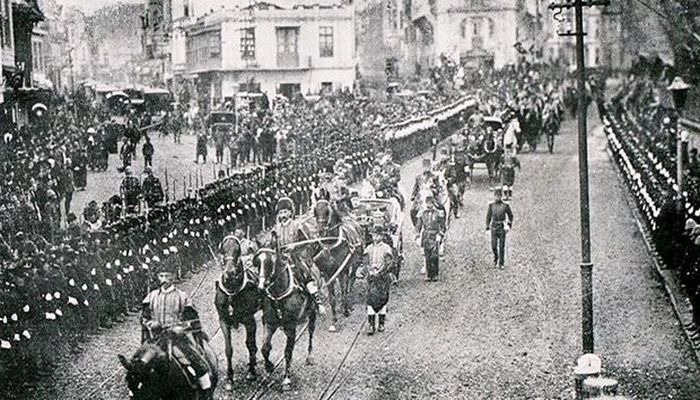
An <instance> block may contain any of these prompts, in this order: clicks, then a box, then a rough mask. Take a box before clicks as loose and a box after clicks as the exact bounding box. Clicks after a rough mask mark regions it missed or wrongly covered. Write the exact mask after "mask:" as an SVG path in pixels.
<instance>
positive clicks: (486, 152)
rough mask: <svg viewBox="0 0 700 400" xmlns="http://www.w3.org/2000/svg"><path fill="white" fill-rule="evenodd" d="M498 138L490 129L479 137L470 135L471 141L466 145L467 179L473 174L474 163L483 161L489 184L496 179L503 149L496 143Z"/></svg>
mask: <svg viewBox="0 0 700 400" xmlns="http://www.w3.org/2000/svg"><path fill="white" fill-rule="evenodd" d="M498 142H499V140H498V137H497V135H496V134H494V133H493V132H492V131H491V132H487V133H485V134H483V135H482V136H480V137H479V139H478V140H477V139H476V137H471V141H470V143H469V145H468V146H467V158H468V162H467V165H468V166H469V178H468V179H469V181H468V183H469V184H471V177H473V176H474V164H476V163H478V162H483V163H484V164H486V169H487V171H488V174H489V184H492V183H493V182H494V181H496V180H497V179H498V173H499V169H500V165H501V162H502V160H503V149H502V147H501V146H499V144H498Z"/></svg>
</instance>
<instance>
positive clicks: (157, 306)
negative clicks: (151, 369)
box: [141, 263, 212, 390]
mask: <svg viewBox="0 0 700 400" xmlns="http://www.w3.org/2000/svg"><path fill="white" fill-rule="evenodd" d="M175 273H176V266H175V265H174V264H172V263H168V264H164V265H163V266H162V267H161V268H160V269H159V270H158V283H159V284H160V287H159V288H158V289H156V290H154V291H152V292H151V293H149V294H148V296H146V298H145V299H144V300H143V302H142V305H143V311H142V319H141V323H142V326H144V327H145V328H146V331H147V335H146V338H147V339H146V340H147V341H149V342H154V343H155V344H157V345H159V346H160V347H162V348H164V349H167V348H170V347H171V346H172V355H173V358H174V360H175V361H176V362H177V363H178V364H179V366H180V367H181V368H182V369H183V371H185V370H186V371H187V372H188V373H189V375H192V378H194V380H195V381H196V382H197V384H198V385H199V387H200V388H201V389H202V390H207V389H209V388H210V387H211V385H212V382H211V371H209V365H208V363H207V359H206V355H205V352H206V351H207V350H206V348H205V346H204V345H205V343H207V342H208V338H207V337H206V334H205V333H203V332H202V331H201V325H200V322H199V316H198V314H197V311H196V310H195V309H194V307H193V305H192V302H191V301H190V299H189V297H188V296H187V294H186V293H185V292H183V291H182V290H180V289H178V288H176V287H175V284H174V282H173V280H174V279H175ZM168 333H173V334H174V335H170V334H168ZM189 375H188V376H189Z"/></svg>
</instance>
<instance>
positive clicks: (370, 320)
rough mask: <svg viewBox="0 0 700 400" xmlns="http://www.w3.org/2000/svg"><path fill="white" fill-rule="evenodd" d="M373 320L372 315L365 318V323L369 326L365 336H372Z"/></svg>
mask: <svg viewBox="0 0 700 400" xmlns="http://www.w3.org/2000/svg"><path fill="white" fill-rule="evenodd" d="M374 320H375V316H374V315H368V316H367V323H368V324H369V327H368V328H367V335H368V336H372V335H374V332H375V330H374Z"/></svg>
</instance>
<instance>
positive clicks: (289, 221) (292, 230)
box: [272, 197, 325, 314]
mask: <svg viewBox="0 0 700 400" xmlns="http://www.w3.org/2000/svg"><path fill="white" fill-rule="evenodd" d="M276 211H277V223H276V224H275V226H274V227H273V228H272V234H273V241H276V245H277V246H279V247H280V248H282V247H285V246H290V245H293V244H294V243H297V242H301V241H304V240H308V239H310V238H311V235H310V234H309V233H308V232H307V229H306V228H305V227H304V225H303V224H302V223H301V222H299V221H298V220H295V219H294V218H292V216H293V215H294V202H293V201H292V199H290V198H289V197H282V198H280V199H279V200H278V201H277V210H276ZM291 252H292V255H293V256H296V257H295V258H296V261H298V262H295V263H293V265H295V266H297V267H298V268H299V269H298V271H299V279H300V280H301V281H302V284H303V285H304V288H306V291H307V292H308V293H309V295H311V297H313V299H314V301H315V302H316V305H317V307H318V311H319V313H320V314H325V309H324V307H323V301H322V299H321V296H320V293H319V287H321V272H320V271H319V270H318V267H317V266H316V264H315V263H314V262H313V260H312V259H311V257H310V256H309V255H308V254H307V253H306V251H304V248H303V247H302V248H301V251H297V250H296V249H294V250H292V251H291Z"/></svg>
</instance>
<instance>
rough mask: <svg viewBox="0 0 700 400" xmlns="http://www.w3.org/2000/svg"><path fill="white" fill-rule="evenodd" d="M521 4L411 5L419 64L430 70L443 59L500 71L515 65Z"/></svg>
mask: <svg viewBox="0 0 700 400" xmlns="http://www.w3.org/2000/svg"><path fill="white" fill-rule="evenodd" d="M523 6H524V2H522V1H519V0H474V1H464V0H445V1H436V0H423V1H415V2H413V4H412V12H411V19H412V23H413V26H414V27H415V29H416V38H417V40H416V46H417V53H418V55H417V57H418V61H419V63H420V64H421V65H422V66H423V67H424V68H428V67H431V66H433V65H434V64H435V63H436V62H437V60H438V59H439V58H440V57H441V56H446V57H448V58H450V59H452V60H453V61H455V62H460V63H461V64H463V65H465V64H466V65H470V64H473V65H475V66H476V65H478V64H482V63H483V64H488V65H494V66H495V67H497V68H500V67H502V66H504V65H506V64H512V63H515V62H516V61H517V60H518V58H519V52H518V51H517V49H516V48H515V44H516V43H517V42H518V41H519V40H520V39H521V33H520V31H519V29H518V27H519V21H520V19H521V14H522V13H525V12H526V9H525V8H524V7H523Z"/></svg>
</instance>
